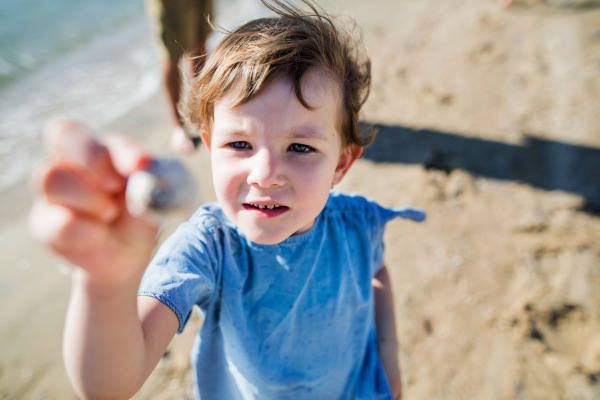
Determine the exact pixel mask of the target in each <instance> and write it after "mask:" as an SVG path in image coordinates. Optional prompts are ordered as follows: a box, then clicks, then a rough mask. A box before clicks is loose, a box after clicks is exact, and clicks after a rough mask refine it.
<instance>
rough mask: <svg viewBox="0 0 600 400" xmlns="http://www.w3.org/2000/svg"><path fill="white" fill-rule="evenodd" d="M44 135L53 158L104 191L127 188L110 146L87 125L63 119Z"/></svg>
mask: <svg viewBox="0 0 600 400" xmlns="http://www.w3.org/2000/svg"><path fill="white" fill-rule="evenodd" d="M44 134H45V139H46V143H47V146H48V149H49V151H50V154H51V157H52V158H54V159H56V160H57V161H58V162H59V163H64V164H66V165H68V166H69V167H71V168H73V169H74V170H77V171H78V172H80V173H82V174H84V175H86V178H87V179H89V180H90V181H92V182H94V184H95V185H98V186H99V187H101V188H103V189H104V190H108V191H111V192H114V193H116V192H119V191H122V190H123V188H124V185H125V181H124V179H123V177H122V176H120V175H119V174H118V173H117V171H116V170H115V168H114V166H113V164H112V161H111V158H110V155H109V153H108V149H107V148H106V147H105V146H104V145H102V144H101V143H100V142H98V141H97V140H96V139H94V137H93V135H92V132H91V131H90V130H88V129H87V128H86V127H85V126H83V125H81V124H79V123H77V122H75V121H69V120H61V121H56V122H53V123H50V124H48V126H46V128H45V129H44Z"/></svg>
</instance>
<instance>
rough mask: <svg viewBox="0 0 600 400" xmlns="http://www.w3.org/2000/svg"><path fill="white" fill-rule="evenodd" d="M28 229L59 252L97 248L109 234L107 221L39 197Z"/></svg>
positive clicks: (39, 239)
mask: <svg viewBox="0 0 600 400" xmlns="http://www.w3.org/2000/svg"><path fill="white" fill-rule="evenodd" d="M29 230H30V232H31V234H32V236H33V237H34V238H35V239H37V240H38V241H39V242H41V243H43V244H45V245H46V246H48V247H50V248H51V249H52V250H54V251H56V252H57V253H59V254H66V253H69V252H72V251H75V250H76V251H78V252H84V251H86V250H87V249H92V248H95V247H96V246H98V244H99V243H102V242H105V241H106V239H107V237H108V234H109V229H108V226H107V225H105V224H102V223H101V222H99V221H95V220H93V219H87V218H82V217H81V214H78V213H76V212H75V211H73V210H71V209H69V208H66V207H62V206H60V205H57V204H52V203H49V202H47V201H45V200H44V199H38V200H36V202H35V203H34V205H33V207H32V209H31V213H30V214H29Z"/></svg>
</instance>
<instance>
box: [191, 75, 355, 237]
mask: <svg viewBox="0 0 600 400" xmlns="http://www.w3.org/2000/svg"><path fill="white" fill-rule="evenodd" d="M302 89H303V90H302V94H303V96H304V98H305V100H306V102H307V103H308V104H309V105H310V106H311V107H314V110H313V111H310V110H308V109H306V108H305V107H303V106H302V104H301V103H300V102H299V101H298V99H297V98H296V95H295V94H294V90H293V88H292V85H291V83H290V81H289V80H288V79H285V78H282V79H279V80H277V81H275V82H274V83H273V84H271V85H270V86H269V87H267V88H266V89H265V90H264V91H263V92H262V93H261V94H260V95H258V96H256V97H255V98H253V99H252V100H251V101H249V102H248V103H245V104H243V105H241V106H238V107H235V108H231V107H230V106H229V104H230V101H231V98H229V97H225V98H224V99H223V100H222V101H219V102H217V103H215V107H214V123H213V131H212V135H211V139H210V143H207V140H206V139H207V138H206V136H205V135H203V139H204V141H205V143H206V144H207V147H208V148H209V150H210V152H211V161H212V169H213V179H214V185H215V190H216V194H217V199H218V200H219V203H220V204H221V207H222V208H223V211H224V212H225V214H226V215H227V216H228V217H229V218H230V219H231V220H232V221H233V223H235V224H236V225H237V226H238V227H239V228H240V229H241V230H242V232H244V234H245V235H246V236H247V237H248V238H249V239H250V240H252V241H253V242H255V243H260V244H275V243H279V242H281V241H283V240H284V239H286V238H288V237H289V236H292V235H296V234H299V233H302V232H306V231H307V230H309V229H310V228H311V227H312V226H313V224H314V222H315V218H316V217H317V216H318V215H319V213H320V212H321V210H322V209H323V207H324V206H325V203H326V202H327V199H328V197H329V189H330V188H331V185H332V184H336V183H338V182H339V181H340V180H341V179H342V177H343V176H344V175H345V173H346V171H347V170H348V168H349V167H350V165H352V163H353V161H354V157H353V155H352V154H351V152H350V151H349V149H344V151H342V146H341V139H340V134H339V132H338V130H337V121H338V116H339V112H340V111H339V110H340V100H341V99H340V95H339V89H338V87H337V86H336V85H335V84H333V83H332V82H331V81H330V80H329V79H326V78H325V77H324V76H323V75H321V74H319V73H313V74H311V75H309V76H308V77H307V78H306V79H305V83H304V85H303V88H302ZM354 155H355V156H358V155H359V153H356V152H355V154H354Z"/></svg>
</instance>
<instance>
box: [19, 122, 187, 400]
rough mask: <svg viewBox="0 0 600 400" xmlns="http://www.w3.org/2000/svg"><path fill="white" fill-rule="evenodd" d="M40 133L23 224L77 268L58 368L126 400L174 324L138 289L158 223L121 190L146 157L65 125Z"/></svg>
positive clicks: (84, 392)
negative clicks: (40, 159)
mask: <svg viewBox="0 0 600 400" xmlns="http://www.w3.org/2000/svg"><path fill="white" fill-rule="evenodd" d="M45 133H46V139H47V147H48V150H49V152H50V158H49V160H47V161H46V162H45V163H44V164H42V165H41V166H39V167H37V168H36V169H35V170H34V172H33V175H32V178H33V179H32V180H33V186H34V188H35V189H36V191H37V196H36V199H35V201H34V205H33V207H32V210H31V214H30V218H29V225H30V230H31V232H32V234H33V236H34V237H36V238H37V239H38V240H39V241H41V242H42V243H43V244H45V245H47V246H48V247H50V248H51V249H52V250H54V251H55V252H57V253H59V254H60V255H62V256H63V257H65V258H66V259H68V260H69V261H71V262H72V263H73V264H74V265H76V266H77V268H75V271H74V273H73V287H72V294H71V300H70V303H69V308H68V311H67V321H66V325H65V334H64V343H63V346H64V352H63V354H64V361H65V365H66V369H67V373H68V375H69V378H70V380H71V382H72V384H73V386H74V388H75V390H76V391H77V393H78V394H79V395H80V396H81V397H83V398H94V399H102V398H111V399H121V398H123V399H125V398H130V397H131V396H133V395H134V394H135V392H136V391H137V390H139V388H140V387H141V386H142V384H143V382H144V381H145V380H146V378H147V377H148V375H149V374H150V372H151V371H152V370H153V369H154V367H155V366H156V364H157V363H158V361H159V360H160V357H161V355H162V354H163V352H164V350H165V349H166V347H167V345H168V344H169V342H170V340H171V338H172V337H173V335H174V334H175V332H176V331H177V329H178V326H179V322H178V320H177V317H176V316H175V314H174V313H173V311H171V309H170V308H168V307H167V306H166V305H164V304H163V303H161V302H160V301H158V300H156V299H154V298H150V297H139V298H138V296H137V290H138V287H139V284H140V281H141V278H142V275H143V273H144V270H145V269H146V266H147V264H148V261H149V259H150V257H151V254H152V251H153V248H154V242H155V236H156V232H157V230H158V228H157V227H156V226H154V225H153V224H151V223H148V222H146V221H144V220H142V219H139V218H135V217H133V216H131V215H130V214H129V213H128V212H127V210H126V209H125V207H124V203H125V202H124V190H125V182H126V177H127V176H129V175H130V174H131V173H132V172H134V171H136V170H138V169H141V168H143V167H144V166H145V165H147V163H148V162H149V161H150V158H149V156H148V155H147V154H146V153H145V152H144V151H143V150H142V149H141V148H140V147H139V146H137V145H136V144H135V143H132V142H130V141H128V140H127V139H124V138H112V139H109V140H108V141H107V143H106V145H103V144H101V143H99V142H97V141H96V140H94V139H93V138H92V136H91V135H90V133H89V132H88V131H86V130H85V128H83V127H82V126H80V125H78V124H76V123H74V122H60V123H56V124H53V125H52V126H50V127H49V128H48V129H47V130H46V132H45Z"/></svg>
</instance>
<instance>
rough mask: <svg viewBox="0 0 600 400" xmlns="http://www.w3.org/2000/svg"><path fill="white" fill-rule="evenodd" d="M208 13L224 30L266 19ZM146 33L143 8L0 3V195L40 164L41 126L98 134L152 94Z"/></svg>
mask: <svg viewBox="0 0 600 400" xmlns="http://www.w3.org/2000/svg"><path fill="white" fill-rule="evenodd" d="M215 10H216V19H214V21H215V22H216V23H217V24H218V25H219V26H222V27H224V28H227V29H231V28H233V27H235V26H236V25H238V24H239V23H241V22H243V21H245V20H248V19H250V18H256V17H258V16H262V15H265V14H266V11H265V9H264V8H263V7H261V6H258V5H257V1H249V0H218V1H216V4H215ZM149 26H150V24H149V22H148V20H147V18H146V14H145V12H144V7H143V0H102V1H98V0H2V1H0V195H2V193H3V192H5V191H6V190H7V189H9V188H11V187H13V186H15V185H19V184H23V182H24V181H25V180H26V178H27V175H28V174H29V171H30V169H31V166H32V165H33V164H35V163H36V162H38V161H39V160H41V159H42V158H43V157H44V155H45V153H44V149H43V145H42V139H41V132H42V129H43V126H44V125H45V124H46V123H47V122H48V121H49V120H51V119H53V118H57V117H69V118H75V119H78V120H80V121H83V122H85V123H86V124H87V125H88V126H90V127H91V128H93V129H100V128H101V127H102V126H104V125H106V124H108V123H109V122H111V121H113V120H115V119H116V118H118V117H119V116H122V115H124V114H126V113H127V112H128V111H130V110H131V109H132V108H133V107H135V106H136V105H139V104H141V103H142V102H144V101H145V100H147V99H148V98H150V97H151V96H152V95H153V94H155V93H156V92H157V91H158V90H159V89H160V85H161V79H162V78H161V74H160V52H159V50H158V48H159V46H158V44H157V42H156V38H155V35H154V34H153V33H152V32H151V30H150V27H149ZM219 40H220V36H219V35H213V36H212V37H211V39H210V40H209V46H208V47H209V48H213V47H214V46H215V45H216V44H217V43H218V41H219Z"/></svg>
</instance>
